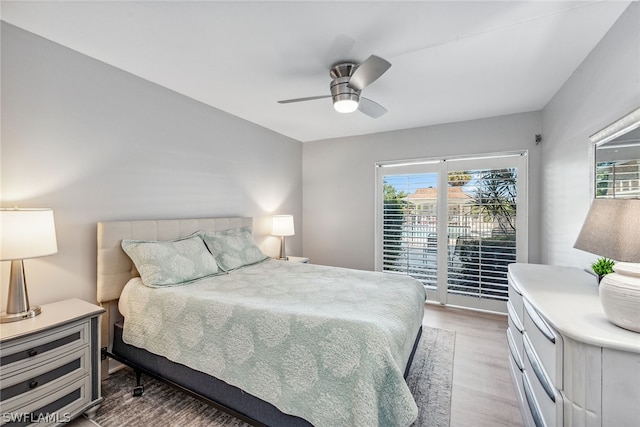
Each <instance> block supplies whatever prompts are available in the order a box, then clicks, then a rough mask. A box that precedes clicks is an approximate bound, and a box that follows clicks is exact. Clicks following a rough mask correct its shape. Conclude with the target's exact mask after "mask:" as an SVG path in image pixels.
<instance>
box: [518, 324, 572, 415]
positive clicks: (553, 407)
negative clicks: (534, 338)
mask: <svg viewBox="0 0 640 427" xmlns="http://www.w3.org/2000/svg"><path fill="white" fill-rule="evenodd" d="M523 344H524V373H525V376H526V378H527V382H528V387H529V391H530V392H531V393H532V395H533V397H534V399H535V403H536V406H537V407H538V410H539V413H540V415H541V416H542V418H543V420H544V425H546V426H556V425H558V426H561V425H562V423H563V421H562V414H563V412H562V411H563V404H562V395H561V394H560V392H559V391H558V390H557V389H556V388H555V387H554V386H553V385H552V384H551V380H550V379H549V378H548V376H547V374H546V372H545V371H544V368H543V367H542V364H541V362H540V360H539V359H538V356H537V354H536V352H535V350H533V348H532V347H531V343H530V342H529V340H528V339H527V337H526V336H525V337H524V339H523ZM534 418H535V417H534Z"/></svg>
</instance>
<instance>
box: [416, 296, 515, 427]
mask: <svg viewBox="0 0 640 427" xmlns="http://www.w3.org/2000/svg"><path fill="white" fill-rule="evenodd" d="M423 324H424V325H426V326H432V327H436V328H440V329H448V330H451V331H455V332H456V346H455V356H454V362H453V388H452V395H451V426H450V427H467V426H474V427H482V426H491V427H494V426H522V417H521V415H520V408H519V407H518V403H517V401H516V397H515V391H514V388H513V384H512V382H511V375H510V373H509V349H508V348H507V338H506V330H507V316H504V315H500V314H493V313H485V312H480V311H474V310H465V309H461V308H456V307H447V306H442V305H439V304H427V305H426V307H425V316H424V321H423Z"/></svg>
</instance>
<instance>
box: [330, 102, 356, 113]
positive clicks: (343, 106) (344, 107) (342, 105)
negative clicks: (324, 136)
mask: <svg viewBox="0 0 640 427" xmlns="http://www.w3.org/2000/svg"><path fill="white" fill-rule="evenodd" d="M333 108H335V110H336V111H337V112H338V113H353V112H354V111H356V110H357V109H358V101H356V100H355V99H340V100H338V101H334V102H333Z"/></svg>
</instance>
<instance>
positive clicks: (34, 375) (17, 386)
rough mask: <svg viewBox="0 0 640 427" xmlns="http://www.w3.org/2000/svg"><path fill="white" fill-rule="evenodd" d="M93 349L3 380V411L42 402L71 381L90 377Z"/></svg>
mask: <svg viewBox="0 0 640 427" xmlns="http://www.w3.org/2000/svg"><path fill="white" fill-rule="evenodd" d="M89 358H90V351H89V347H88V346H87V347H84V348H82V349H79V350H76V351H74V352H72V353H70V354H67V355H65V356H62V357H59V358H57V359H53V360H51V361H49V362H47V363H42V364H40V365H35V366H31V368H30V369H27V370H20V371H17V372H15V374H14V375H11V376H6V377H5V378H4V379H3V380H2V386H1V387H2V389H0V395H1V397H2V399H1V400H2V408H3V411H11V410H13V409H15V408H18V407H23V406H24V404H25V402H28V401H31V400H34V399H35V400H40V399H41V398H43V397H46V396H47V395H49V394H51V393H52V392H53V391H55V390H57V389H59V388H61V386H62V385H63V384H65V383H68V382H70V381H76V380H77V379H79V378H82V377H84V376H86V375H88V374H89V366H90V363H89Z"/></svg>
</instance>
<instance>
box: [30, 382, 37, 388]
mask: <svg viewBox="0 0 640 427" xmlns="http://www.w3.org/2000/svg"><path fill="white" fill-rule="evenodd" d="M36 387H38V381H31V382H30V383H29V388H30V389H31V390H33V389H34V388H36Z"/></svg>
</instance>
